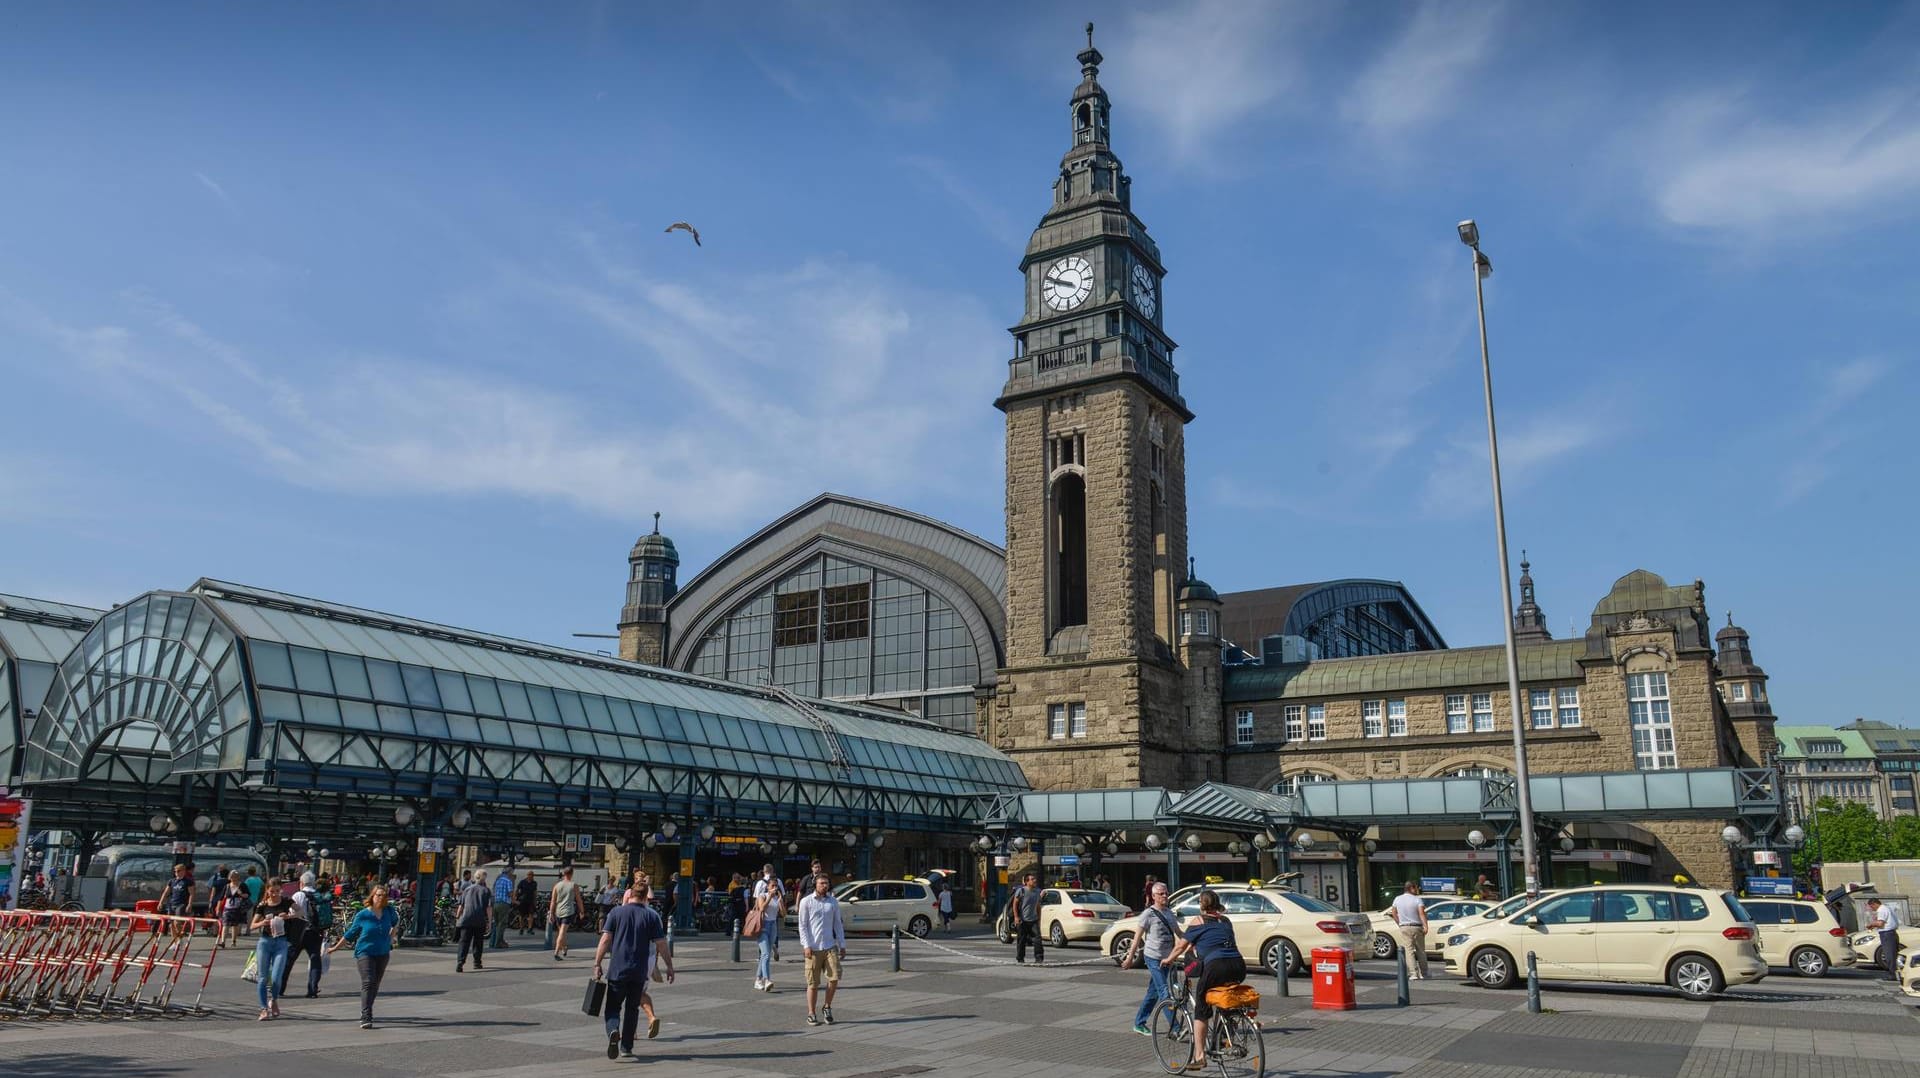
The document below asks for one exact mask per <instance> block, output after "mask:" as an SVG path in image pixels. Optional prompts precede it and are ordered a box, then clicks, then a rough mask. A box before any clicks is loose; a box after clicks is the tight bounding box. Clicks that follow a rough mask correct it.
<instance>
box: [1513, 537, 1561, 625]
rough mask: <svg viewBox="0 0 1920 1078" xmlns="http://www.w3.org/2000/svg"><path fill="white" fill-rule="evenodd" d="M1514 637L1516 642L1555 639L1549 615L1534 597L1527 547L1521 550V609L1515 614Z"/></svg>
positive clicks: (1531, 564)
mask: <svg viewBox="0 0 1920 1078" xmlns="http://www.w3.org/2000/svg"><path fill="white" fill-rule="evenodd" d="M1513 639H1514V641H1515V642H1516V643H1522V644H1527V643H1542V642H1545V641H1548V640H1552V639H1553V632H1552V630H1550V629H1548V628H1547V616H1546V615H1545V614H1544V613H1542V612H1541V610H1540V604H1539V603H1538V602H1536V601H1535V600H1534V597H1533V563H1532V562H1530V561H1528V560H1527V552H1526V549H1525V548H1522V549H1521V551H1520V609H1518V610H1516V611H1514V614H1513Z"/></svg>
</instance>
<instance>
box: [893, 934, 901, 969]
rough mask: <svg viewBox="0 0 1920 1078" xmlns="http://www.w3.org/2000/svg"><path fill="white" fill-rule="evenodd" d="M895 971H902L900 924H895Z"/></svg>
mask: <svg viewBox="0 0 1920 1078" xmlns="http://www.w3.org/2000/svg"><path fill="white" fill-rule="evenodd" d="M893 972H895V973H898V972H900V926H899V925H894V926H893Z"/></svg>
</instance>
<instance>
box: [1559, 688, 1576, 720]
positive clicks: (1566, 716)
mask: <svg viewBox="0 0 1920 1078" xmlns="http://www.w3.org/2000/svg"><path fill="white" fill-rule="evenodd" d="M1560 725H1561V726H1563V727H1564V726H1578V725H1580V686H1578V685H1562V686H1560Z"/></svg>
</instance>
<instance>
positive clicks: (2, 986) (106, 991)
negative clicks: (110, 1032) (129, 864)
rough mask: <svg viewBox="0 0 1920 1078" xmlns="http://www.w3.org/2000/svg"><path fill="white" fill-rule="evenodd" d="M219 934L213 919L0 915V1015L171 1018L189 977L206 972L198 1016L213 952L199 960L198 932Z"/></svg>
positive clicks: (197, 998) (196, 1001)
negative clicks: (150, 1013) (145, 1014)
mask: <svg viewBox="0 0 1920 1078" xmlns="http://www.w3.org/2000/svg"><path fill="white" fill-rule="evenodd" d="M218 926H219V922H218V921H216V920H213V919H210V918H203V917H175V916H172V915H169V914H161V913H145V912H141V913H123V912H118V911H108V912H104V913H88V912H66V911H53V910H11V911H8V912H5V913H0V1015H9V1016H19V1017H40V1016H47V1015H54V1014H69V1015H79V1014H106V1013H108V1011H109V1009H110V1008H111V1009H112V1010H114V1011H116V1012H119V1013H133V1012H139V1011H141V1010H143V1009H152V1010H155V1011H158V1012H160V1013H165V1012H166V1011H167V1009H168V1008H169V1007H170V1006H171V1004H172V1000H173V991H174V988H175V986H176V985H178V984H179V981H180V976H181V974H182V973H184V972H185V971H187V970H189V969H196V970H199V971H201V973H200V986H199V991H198V992H197V993H196V994H195V995H194V998H193V1006H192V1007H191V1008H190V1009H192V1010H199V1009H200V1000H201V997H202V996H203V995H204V994H205V993H206V990H207V982H208V981H209V980H210V979H211V978H212V976H213V956H214V951H213V950H211V949H209V950H208V951H207V953H206V954H205V955H204V956H203V957H204V960H203V961H199V962H196V961H193V960H192V959H193V944H194V941H195V940H196V939H197V938H198V936H197V933H196V930H197V929H207V930H209V931H210V933H211V932H217V931H218ZM156 974H157V976H156Z"/></svg>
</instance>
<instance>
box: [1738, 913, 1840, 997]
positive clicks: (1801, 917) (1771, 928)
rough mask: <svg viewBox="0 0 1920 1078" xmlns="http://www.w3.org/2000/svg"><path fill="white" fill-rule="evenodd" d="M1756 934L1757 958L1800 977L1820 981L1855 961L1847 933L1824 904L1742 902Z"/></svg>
mask: <svg viewBox="0 0 1920 1078" xmlns="http://www.w3.org/2000/svg"><path fill="white" fill-rule="evenodd" d="M1740 904H1741V905H1742V906H1745V907H1746V910H1747V912H1748V913H1751V914H1753V924H1754V927H1755V928H1756V929H1758V930H1759V932H1760V957H1762V958H1764V959H1766V960H1767V964H1768V965H1770V966H1786V967H1788V968H1790V969H1792V970H1793V971H1794V972H1795V973H1798V974H1800V975H1801V976H1802V977H1824V976H1826V975H1827V971H1828V970H1830V969H1832V968H1834V967H1835V966H1839V967H1840V968H1842V969H1845V968H1847V967H1849V966H1852V965H1853V964H1854V962H1855V961H1857V956H1856V955H1855V954H1854V952H1853V948H1852V947H1851V946H1849V945H1848V941H1847V930H1846V929H1844V928H1841V927H1840V922H1839V921H1837V920H1835V919H1834V916H1833V911H1832V910H1831V909H1828V908H1827V904H1826V903H1825V902H1815V901H1812V900H1810V899H1799V898H1743V899H1741V900H1740Z"/></svg>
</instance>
